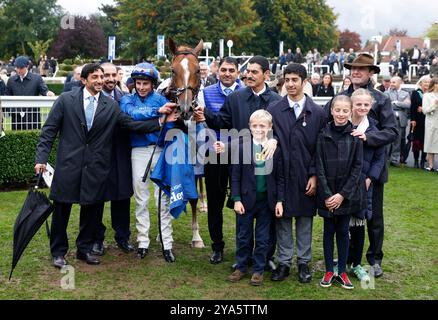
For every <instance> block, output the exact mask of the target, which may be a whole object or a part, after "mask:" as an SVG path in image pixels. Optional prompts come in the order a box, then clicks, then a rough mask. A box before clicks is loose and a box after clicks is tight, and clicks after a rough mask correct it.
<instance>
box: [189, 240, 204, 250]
mask: <svg viewBox="0 0 438 320" xmlns="http://www.w3.org/2000/svg"><path fill="white" fill-rule="evenodd" d="M192 248H195V249H202V248H205V245H204V241H202V240H201V241H192Z"/></svg>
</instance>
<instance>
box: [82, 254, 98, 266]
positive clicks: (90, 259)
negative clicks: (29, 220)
mask: <svg viewBox="0 0 438 320" xmlns="http://www.w3.org/2000/svg"><path fill="white" fill-rule="evenodd" d="M76 258H77V259H78V260H82V261H85V262H86V263H87V264H91V265H98V264H100V260H99V259H98V258H97V257H96V256H94V255H92V254H91V253H83V252H79V251H78V252H77V253H76Z"/></svg>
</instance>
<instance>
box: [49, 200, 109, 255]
mask: <svg viewBox="0 0 438 320" xmlns="http://www.w3.org/2000/svg"><path fill="white" fill-rule="evenodd" d="M54 206H55V210H54V211H53V214H52V230H51V235H50V252H51V253H52V256H53V257H59V256H65V255H66V254H67V251H68V237H67V226H68V221H69V219H70V213H71V207H72V204H71V203H59V202H55V203H54ZM101 206H102V204H93V205H85V206H81V210H80V220H79V234H78V237H77V238H76V246H77V248H78V251H79V252H82V253H88V252H90V251H91V248H92V246H93V242H94V234H95V230H96V226H97V224H98V221H99V220H98V217H99V210H100V208H101Z"/></svg>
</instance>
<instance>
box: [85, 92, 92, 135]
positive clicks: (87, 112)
mask: <svg viewBox="0 0 438 320" xmlns="http://www.w3.org/2000/svg"><path fill="white" fill-rule="evenodd" d="M88 100H90V103H89V104H88V106H87V108H86V109H85V119H86V120H87V128H88V131H90V129H91V125H92V124H93V116H94V97H93V96H91V97H89V98H88Z"/></svg>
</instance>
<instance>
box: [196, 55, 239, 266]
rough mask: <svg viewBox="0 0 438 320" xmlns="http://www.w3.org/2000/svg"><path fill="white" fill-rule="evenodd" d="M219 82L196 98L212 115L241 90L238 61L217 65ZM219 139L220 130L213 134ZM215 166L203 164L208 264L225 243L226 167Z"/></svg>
mask: <svg viewBox="0 0 438 320" xmlns="http://www.w3.org/2000/svg"><path fill="white" fill-rule="evenodd" d="M218 76H219V81H218V82H217V83H216V84H215V85H212V86H208V87H207V88H205V89H204V91H201V92H200V93H199V96H198V100H199V104H200V105H203V106H205V107H206V108H207V109H209V110H211V111H212V112H213V113H217V112H219V110H220V109H221V107H222V106H223V104H224V102H225V99H226V98H227V97H228V96H229V95H230V94H232V93H233V92H234V91H236V90H239V89H240V88H241V83H240V80H238V78H239V66H238V63H237V60H236V59H234V58H231V57H226V58H224V59H222V60H221V61H220V63H219V71H218ZM216 134H217V137H218V139H220V134H219V130H217V131H216ZM217 160H218V162H217V163H206V164H205V167H204V171H205V186H206V189H207V201H208V230H209V232H210V238H211V241H212V244H211V247H212V250H213V253H212V255H211V256H210V263H212V264H218V263H221V262H222V260H223V253H224V252H223V251H224V247H225V242H224V239H223V232H222V227H223V212H222V210H223V208H224V203H225V198H226V193H227V186H228V180H229V166H228V164H226V163H225V164H221V163H220V161H219V160H220V156H218V157H217Z"/></svg>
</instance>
